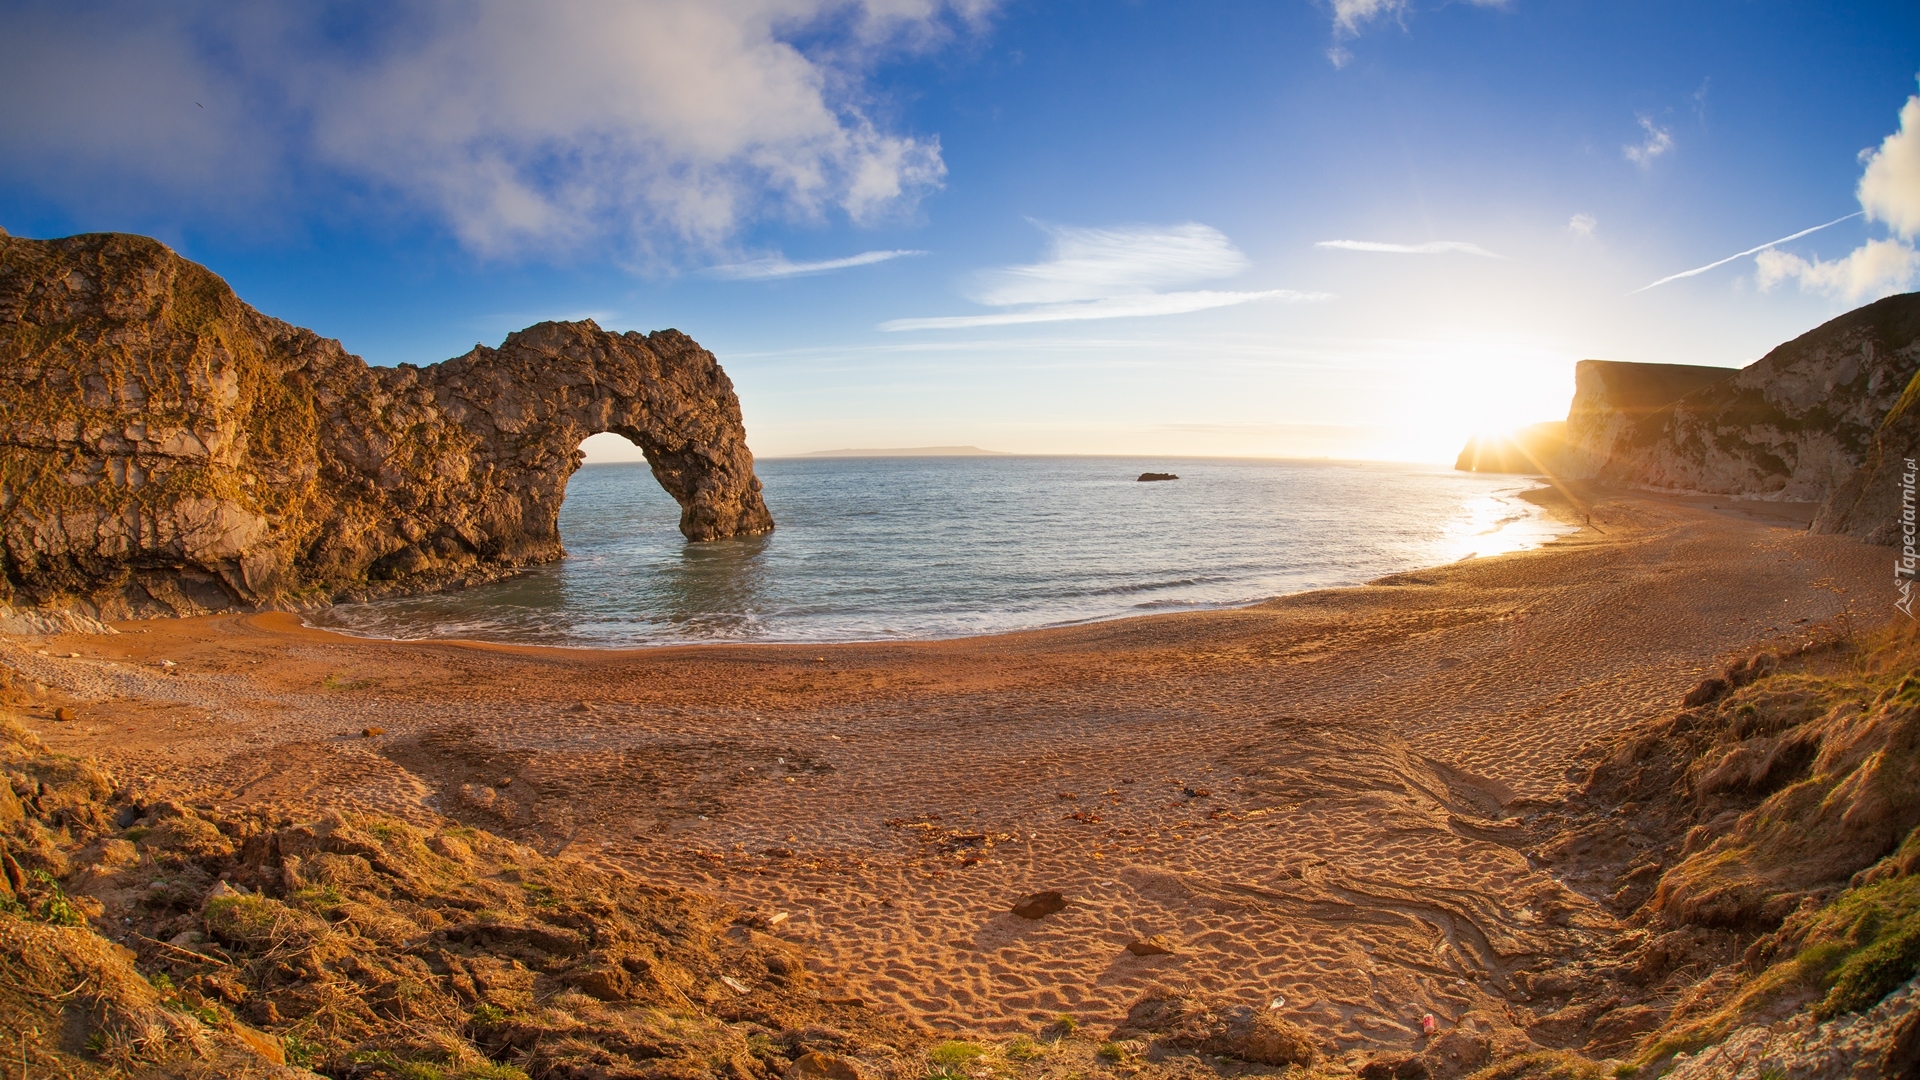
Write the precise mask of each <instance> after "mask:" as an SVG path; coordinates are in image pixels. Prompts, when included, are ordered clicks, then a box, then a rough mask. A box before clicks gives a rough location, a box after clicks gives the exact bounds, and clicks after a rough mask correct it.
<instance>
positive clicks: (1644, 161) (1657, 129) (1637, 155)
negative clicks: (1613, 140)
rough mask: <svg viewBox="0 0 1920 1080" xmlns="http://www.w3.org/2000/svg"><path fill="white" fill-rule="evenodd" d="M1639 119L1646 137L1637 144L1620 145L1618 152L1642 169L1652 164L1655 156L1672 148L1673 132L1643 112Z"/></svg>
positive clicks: (1659, 155)
mask: <svg viewBox="0 0 1920 1080" xmlns="http://www.w3.org/2000/svg"><path fill="white" fill-rule="evenodd" d="M1639 119H1640V127H1641V128H1642V129H1643V130H1644V131H1645V132H1646V133H1647V137H1646V138H1645V139H1644V140H1642V141H1641V143H1640V144H1639V145H1638V146H1634V145H1632V144H1628V145H1626V146H1623V147H1621V148H1620V152H1621V153H1622V154H1624V155H1626V158H1627V160H1628V161H1631V162H1633V163H1634V164H1635V165H1638V166H1640V167H1641V168H1643V169H1644V168H1647V167H1648V166H1650V165H1652V164H1653V162H1654V160H1655V159H1656V158H1659V157H1661V156H1662V155H1664V154H1666V153H1667V152H1668V151H1669V150H1672V149H1673V132H1672V131H1671V130H1669V129H1667V128H1663V127H1661V126H1660V125H1659V124H1656V123H1654V122H1653V118H1652V117H1650V116H1647V115H1645V114H1644V113H1643V114H1641V116H1640V118H1639Z"/></svg>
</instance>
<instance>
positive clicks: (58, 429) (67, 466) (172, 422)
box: [0, 234, 773, 616]
mask: <svg viewBox="0 0 1920 1080" xmlns="http://www.w3.org/2000/svg"><path fill="white" fill-rule="evenodd" d="M604 431H611V432H616V433H618V434H620V435H623V436H625V437H626V438H628V439H630V440H632V441H633V442H634V443H636V444H637V445H639V446H640V447H641V448H642V450H643V451H644V452H645V454H646V457H647V460H648V462H649V464H651V466H652V468H653V473H654V476H655V477H657V478H658V479H659V481H660V484H661V486H662V487H664V488H665V489H666V490H667V492H668V493H669V494H671V495H672V496H673V497H674V498H675V499H676V500H678V501H679V503H680V506H681V518H680V529H681V531H682V532H683V533H685V534H686V535H687V536H688V537H689V538H690V539H694V540H711V539H719V538H724V537H730V536H740V535H748V534H754V533H763V532H767V531H769V530H771V529H772V528H773V519H772V518H771V516H770V515H769V514H768V513H767V509H766V506H765V504H764V503H763V502H762V500H761V497H760V482H759V480H758V479H757V478H756V477H755V476H754V474H753V455H752V454H751V453H750V452H749V451H748V449H747V445H746V437H745V430H744V427H743V425H742V423H741V417H740V402H739V399H738V398H737V397H736V396H735V395H734V392H733V385H732V383H731V382H730V381H729V380H728V379H727V376H726V374H725V372H723V371H721V369H720V365H719V364H718V363H717V362H716V361H715V360H714V358H713V355H712V354H711V353H709V352H707V351H706V350H704V349H702V348H700V346H699V345H698V344H696V343H695V342H694V341H693V340H692V339H691V338H688V337H687V336H686V335H684V334H681V333H679V332H678V331H675V330H662V331H659V332H656V333H653V334H647V335H642V334H638V333H625V334H614V333H608V332H606V331H604V330H601V329H600V328H599V327H597V326H595V325H594V324H593V323H592V322H591V321H584V322H571V323H557V322H548V323H541V324H539V325H536V326H532V327H529V328H527V329H525V330H522V331H519V332H518V333H514V334H510V335H508V337H507V339H506V341H505V342H504V343H503V344H502V345H501V346H500V347H499V348H498V349H491V348H487V347H485V346H479V345H476V346H475V347H474V349H473V351H471V352H469V353H467V354H466V355H464V356H460V357H457V358H455V359H452V360H448V361H446V362H444V363H439V364H434V365H432V366H429V367H414V366H411V365H404V364H403V365H401V366H399V367H394V368H379V367H369V366H368V365H367V364H366V363H365V362H364V361H363V360H361V359H360V358H359V357H357V356H354V355H352V354H350V353H348V352H347V351H346V350H345V349H343V348H342V347H341V346H340V343H339V342H337V341H333V340H330V339H327V338H322V337H320V336H319V335H317V334H315V333H313V332H312V331H309V330H304V329H301V328H299V327H296V326H291V325H289V324H287V323H284V322H281V321H280V320H278V319H274V318H270V317H268V316H265V315H262V314H260V313H259V312H257V311H255V310H254V309H253V308H251V307H249V306H247V305H246V304H245V303H243V302H241V301H240V300H239V298H238V297H236V296H235V295H234V293H233V290H232V289H230V288H228V286H227V284H226V283H225V282H224V281H222V280H221V279H220V278H219V277H217V276H215V275H214V274H213V273H212V272H210V271H208V270H207V269H206V268H205V267H202V266H199V265H197V264H195V263H192V262H190V261H188V260H186V259H182V258H180V257H179V256H178V255H176V254H174V253H173V252H172V251H170V250H168V249H167V248H166V247H165V246H163V245H161V244H160V243H158V242H156V241H154V240H150V239H147V238H144V237H138V236H127V235H121V234H93V235H85V236H74V237H68V238H65V239H60V240H26V239H19V238H11V237H4V236H0V571H3V572H0V601H5V602H9V603H13V604H20V605H32V604H51V603H60V604H70V605H77V606H79V607H82V608H87V607H91V608H93V609H94V610H96V611H97V612H98V613H100V614H103V615H106V616H114V615H125V614H133V613H148V612H179V613H187V612H197V611H205V610H220V609H226V608H234V607H247V606H255V605H269V604H271V605H284V604H301V603H313V602H321V601H325V600H329V599H336V598H340V597H352V596H368V595H377V594H381V593H387V592H398V591H411V590H417V589H427V588H437V587H445V586H448V585H453V584H459V583H470V582H477V581H485V580H490V579H493V578H497V577H500V576H502V575H504V574H506V573H508V572H511V571H512V570H513V569H514V568H516V567H521V566H526V565H530V564H535V563H542V562H548V561H551V560H554V559H558V558H560V557H561V556H562V555H563V554H564V552H563V551H562V548H561V541H560V533H559V512H560V503H561V499H562V497H563V496H564V495H565V492H566V483H567V478H568V477H569V476H570V475H571V474H572V473H573V471H574V470H575V469H576V468H578V467H579V465H580V461H581V454H580V451H579V445H580V441H581V440H582V439H584V438H585V437H587V436H588V435H592V434H596V433H599V432H604Z"/></svg>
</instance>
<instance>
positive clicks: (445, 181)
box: [0, 0, 992, 254]
mask: <svg viewBox="0 0 1920 1080" xmlns="http://www.w3.org/2000/svg"><path fill="white" fill-rule="evenodd" d="M991 7H992V0H647V2H645V3H628V2H621V0H571V2H567V3H555V4H539V5H530V4H521V3H514V2H511V0H491V2H479V3H472V4H463V5H427V6H413V7H405V8H398V9H394V11H393V12H392V13H387V12H385V11H384V9H383V13H382V15H381V17H380V18H378V19H375V20H371V22H370V24H369V25H367V26H362V27H357V28H355V33H356V36H355V37H354V39H353V40H352V41H351V42H350V43H347V42H343V41H341V40H339V37H338V27H336V26H334V25H333V23H332V21H331V16H329V14H328V13H327V12H326V11H323V10H320V9H317V8H315V9H308V8H302V7H298V6H295V7H262V8H244V7H243V8H239V9H232V8H229V7H228V6H225V5H215V4H212V3H210V2H205V0H202V2H201V3H198V4H192V3H183V4H177V5H160V6H147V5H134V4H122V5H109V6H107V7H103V8H99V9H96V10H91V11H88V12H84V13H82V14H80V15H73V14H71V13H70V12H69V11H66V10H64V6H61V7H55V6H52V5H49V6H47V7H44V8H39V9H32V10H30V11H29V12H28V13H27V14H25V15H23V16H22V17H20V18H18V19H14V18H12V17H10V18H9V33H8V35H6V36H7V38H8V40H7V41H6V42H5V43H0V100H4V101H6V102H8V106H9V107H8V108H7V109H5V110H0V142H4V143H5V144H6V145H8V146H9V148H10V150H11V151H12V152H11V153H9V154H8V155H6V156H7V158H9V159H11V163H10V164H4V163H0V169H3V170H4V171H6V172H11V173H14V174H16V175H18V174H23V173H27V172H28V166H29V164H30V163H31V164H32V166H33V168H34V169H35V170H36V171H35V172H34V173H33V174H32V175H35V176H37V177H40V178H42V180H43V183H45V184H46V185H47V186H49V187H58V186H59V185H60V183H61V181H60V179H59V177H56V176H53V175H52V172H51V171H50V170H56V171H57V170H58V169H60V168H65V169H66V170H67V173H66V174H64V175H68V176H80V177H87V178H95V177H100V176H112V177H115V178H116V179H118V180H119V181H121V182H122V185H123V187H125V188H126V189H127V190H137V189H138V188H140V187H141V186H143V185H145V186H148V187H150V188H152V189H154V194H153V198H155V199H156V200H158V199H161V198H176V199H180V198H184V199H199V200H201V201H203V202H204V203H205V204H208V205H216V204H218V205H226V204H229V203H233V202H235V201H236V198H237V197H241V198H240V201H245V200H252V201H253V202H255V203H270V202H271V201H272V200H273V198H274V193H275V192H276V191H282V190H286V189H287V188H289V187H292V186H296V185H299V184H302V183H304V182H306V181H307V180H309V179H310V177H311V176H312V175H314V174H315V173H316V172H317V173H319V174H321V175H324V176H332V177H339V178H344V179H346V180H347V181H349V183H351V184H353V185H355V186H356V187H358V188H360V189H361V190H363V191H366V190H370V191H372V192H375V193H377V194H379V195H382V196H385V197H388V198H391V199H397V200H398V201H399V203H400V204H401V205H403V206H407V207H410V208H424V209H425V210H427V211H428V212H429V213H431V214H433V215H435V216H436V217H438V218H439V219H440V220H441V221H442V222H444V223H445V225H446V226H447V227H448V228H449V229H450V230H451V231H452V232H453V234H454V235H455V236H457V237H458V238H459V239H460V241H461V242H462V243H463V244H464V245H465V246H467V247H468V248H470V249H472V250H475V251H478V252H482V253H488V254H503V253H510V252H514V251H517V250H522V249H528V248H544V249H566V248H573V247H580V246H585V245H589V244H602V243H606V242H608V241H609V240H612V241H615V242H624V243H625V244H627V245H629V246H632V247H636V248H639V249H642V250H644V249H648V248H654V247H659V246H668V247H673V246H687V247H695V248H702V247H705V248H710V247H714V246H720V245H722V244H723V242H724V241H725V240H726V239H727V238H728V237H730V236H731V235H732V234H733V233H734V232H735V231H736V230H737V229H738V228H739V227H740V226H741V225H743V224H744V223H746V222H748V221H750V220H754V219H756V218H762V217H766V216H770V215H771V216H784V217H798V218H802V219H816V218H821V217H824V216H827V215H832V214H839V215H844V216H845V217H846V218H847V219H849V220H851V221H854V222H856V223H867V222H872V221H875V220H878V219H880V218H883V217H885V216H888V215H890V214H895V213H899V212H902V211H904V210H910V209H911V207H912V206H913V205H914V204H915V201H916V199H917V197H918V196H919V195H920V194H922V193H924V192H926V191H928V190H930V189H933V188H935V187H937V186H939V184H940V182H941V180H942V178H943V176H944V175H945V171H946V170H945V165H944V164H943V162H942V160H941V155H940V144H939V140H938V138H937V137H935V136H931V135H922V134H918V133H911V132H902V131H896V130H889V129H888V128H887V127H885V126H883V125H882V124H880V123H878V122H876V120H875V119H874V118H873V115H872V113H871V110H870V109H869V108H868V106H869V105H870V102H868V101H867V99H866V95H867V91H866V89H865V85H866V84H865V79H864V75H865V72H866V70H867V69H868V68H869V67H870V66H871V64H873V63H874V62H875V61H876V60H877V59H878V58H880V57H881V56H883V55H886V54H888V53H889V52H898V51H902V50H915V49H925V48H931V47H934V46H937V45H938V44H939V43H940V42H941V41H942V40H944V39H946V38H948V37H950V36H951V35H952V34H953V33H955V32H957V31H958V29H959V28H960V27H962V26H964V25H967V24H973V25H978V24H979V22H980V20H982V19H983V18H984V17H985V15H986V14H987V12H988V11H989V10H990V9H991ZM802 39H804V40H805V41H806V42H807V47H806V48H805V49H804V50H803V49H802V48H801V47H799V46H798V45H796V44H795V43H794V42H795V41H798V40H802ZM196 101H197V102H202V103H204V106H205V107H204V108H196V107H195V105H194V104H193V103H194V102H196ZM236 178H237V179H236ZM88 186H89V187H91V186H93V185H91V184H90V185H88Z"/></svg>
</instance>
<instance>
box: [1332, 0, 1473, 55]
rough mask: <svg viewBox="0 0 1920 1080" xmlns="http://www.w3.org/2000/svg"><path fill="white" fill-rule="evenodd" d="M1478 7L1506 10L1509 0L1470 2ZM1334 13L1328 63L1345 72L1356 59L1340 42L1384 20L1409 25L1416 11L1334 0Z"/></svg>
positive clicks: (1401, 5) (1404, 4) (1395, 4)
mask: <svg viewBox="0 0 1920 1080" xmlns="http://www.w3.org/2000/svg"><path fill="white" fill-rule="evenodd" d="M1468 2H1469V3H1471V4H1473V5H1474V6H1475V7H1506V6H1507V2H1508V0H1468ZM1329 6H1330V7H1332V9H1333V38H1334V44H1333V45H1332V47H1330V48H1329V49H1327V59H1328V60H1329V61H1331V62H1332V63H1333V66H1334V67H1336V68H1344V67H1346V66H1347V64H1348V62H1350V61H1351V60H1352V59H1353V53H1352V52H1351V51H1350V50H1348V49H1347V48H1346V47H1345V46H1343V45H1341V44H1340V42H1341V41H1344V40H1347V39H1351V38H1356V37H1359V36H1360V33H1361V31H1363V30H1365V29H1366V28H1367V27H1368V26H1369V25H1371V24H1373V23H1375V22H1379V21H1381V20H1390V21H1392V22H1395V23H1399V24H1400V25H1402V26H1405V25H1406V21H1407V14H1408V13H1409V12H1411V11H1412V10H1413V3H1412V0H1331V2H1330V4H1329Z"/></svg>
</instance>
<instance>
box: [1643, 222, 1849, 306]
mask: <svg viewBox="0 0 1920 1080" xmlns="http://www.w3.org/2000/svg"><path fill="white" fill-rule="evenodd" d="M1860 214H1861V211H1859V210H1855V211H1854V212H1853V213H1851V214H1846V215H1844V216H1841V217H1837V218H1834V219H1833V220H1832V221H1829V222H1827V223H1826V224H1825V225H1815V226H1814V227H1813V228H1811V229H1801V230H1800V231H1799V232H1797V233H1794V234H1793V235H1792V236H1783V237H1781V238H1780V239H1778V240H1769V241H1767V242H1766V243H1764V244H1761V245H1760V246H1759V247H1750V248H1748V249H1747V250H1745V251H1742V252H1740V253H1738V254H1736V255H1729V256H1727V257H1726V258H1724V259H1716V260H1714V261H1713V262H1710V263H1708V264H1707V265H1705V266H1696V267H1694V268H1693V269H1691V270H1682V271H1680V272H1679V273H1677V274H1668V275H1667V276H1666V277H1663V278H1661V279H1660V280H1659V281H1656V282H1653V283H1651V284H1648V285H1642V286H1640V287H1639V288H1637V289H1635V290H1633V292H1630V293H1628V294H1627V295H1628V296H1632V295H1634V293H1643V292H1646V291H1647V290H1648V289H1657V288H1659V287H1660V286H1662V285H1665V284H1666V283H1667V282H1669V281H1679V280H1680V279H1681V278H1690V277H1694V276H1696V275H1699V274H1704V273H1706V272H1707V271H1709V270H1712V269H1715V268H1716V267H1721V266H1725V265H1727V264H1728V263H1730V262H1732V261H1733V260H1735V259H1744V258H1746V257H1747V256H1749V255H1754V254H1758V253H1760V252H1762V251H1765V250H1767V249H1768V248H1771V247H1776V246H1778V245H1780V244H1784V243H1786V242H1787V241H1789V240H1798V239H1800V238H1801V237H1803V236H1810V235H1812V234H1813V233H1817V232H1819V231H1820V230H1821V229H1827V228H1832V227H1833V226H1835V225H1838V224H1840V223H1841V222H1843V221H1848V220H1851V219H1853V218H1857V217H1859V216H1860Z"/></svg>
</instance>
